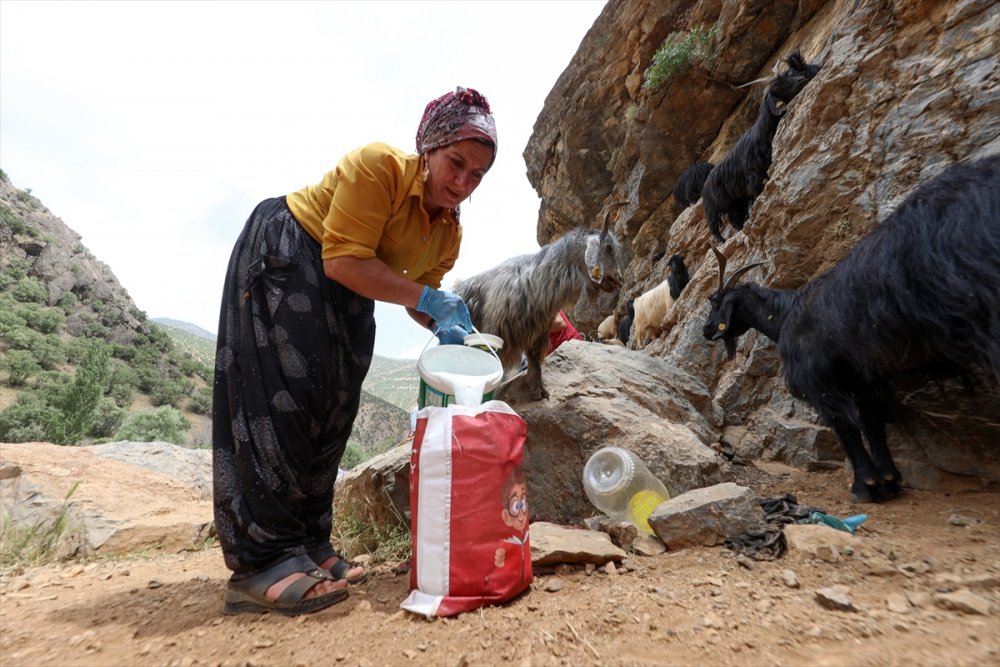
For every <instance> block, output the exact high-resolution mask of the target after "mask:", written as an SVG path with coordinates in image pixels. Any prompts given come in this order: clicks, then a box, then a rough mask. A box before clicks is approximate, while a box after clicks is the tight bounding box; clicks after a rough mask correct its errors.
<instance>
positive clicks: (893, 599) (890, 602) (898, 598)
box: [885, 593, 911, 614]
mask: <svg viewBox="0 0 1000 667" xmlns="http://www.w3.org/2000/svg"><path fill="white" fill-rule="evenodd" d="M885 606H886V608H888V609H889V611H891V612H894V613H896V614H908V613H909V612H910V608H911V607H910V601H909V600H907V599H906V596H905V595H903V594H901V593H890V594H889V595H887V596H886V598H885Z"/></svg>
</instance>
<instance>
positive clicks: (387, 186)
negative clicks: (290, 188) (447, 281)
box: [285, 143, 462, 288]
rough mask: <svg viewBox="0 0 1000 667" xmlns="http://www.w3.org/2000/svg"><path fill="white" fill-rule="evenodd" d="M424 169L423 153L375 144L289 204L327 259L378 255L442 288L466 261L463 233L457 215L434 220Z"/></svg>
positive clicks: (356, 153) (445, 213) (292, 196)
mask: <svg viewBox="0 0 1000 667" xmlns="http://www.w3.org/2000/svg"><path fill="white" fill-rule="evenodd" d="M423 169H424V161H423V158H421V157H420V156H419V155H408V154H406V153H404V152H402V151H400V150H399V149H396V148H393V147H392V146H389V145H388V144H383V143H374V144H369V145H367V146H363V147H361V148H359V149H357V150H355V151H352V152H350V153H348V154H347V155H346V156H344V158H343V159H341V161H340V163H339V164H338V165H337V168H336V169H334V170H333V171H330V172H327V173H326V174H325V175H324V176H323V180H322V181H320V182H319V183H317V184H316V185H310V186H306V187H305V188H302V189H301V190H299V191H298V192H293V193H292V194H290V195H287V196H286V197H285V200H286V202H287V203H288V208H289V209H290V210H291V212H292V215H294V216H295V219H296V220H298V221H299V224H300V225H302V227H303V228H304V229H305V230H306V231H307V232H308V233H309V235H310V236H312V237H313V238H314V239H316V241H318V242H319V243H320V244H321V245H322V248H323V250H322V257H323V259H332V258H334V257H358V258H361V259H368V258H371V257H378V258H379V259H380V260H382V261H383V262H385V263H386V265H388V266H389V268H391V269H392V270H393V271H395V272H396V273H398V274H400V275H402V276H404V277H406V278H409V279H411V280H414V281H416V282H418V283H420V284H421V285H429V286H430V287H435V288H436V287H440V286H441V279H442V278H443V277H444V274H445V273H447V272H448V271H449V270H450V269H451V268H452V267H453V266H454V265H455V260H456V259H458V249H459V246H460V245H461V242H462V227H461V225H459V224H458V221H457V220H456V219H455V216H454V213H453V212H452V211H451V210H450V209H445V210H444V211H443V212H442V213H441V214H440V215H439V216H438V217H437V218H435V219H434V220H433V221H431V220H430V219H429V217H428V215H427V212H426V211H425V210H424V207H423V198H424V180H423V178H422V174H423Z"/></svg>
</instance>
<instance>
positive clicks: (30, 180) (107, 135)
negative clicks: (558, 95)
mask: <svg viewBox="0 0 1000 667" xmlns="http://www.w3.org/2000/svg"><path fill="white" fill-rule="evenodd" d="M603 6H604V0H584V1H581V2H569V1H564V0H556V1H546V0H536V1H532V2H527V1H526V2H515V1H502V2H486V1H476V2H471V1H469V2H387V1H386V2H357V3H355V2H281V3H279V2H199V3H178V2H133V3H124V2H84V1H80V2H71V3H70V2H12V1H5V2H2V3H0V167H2V168H3V170H4V171H5V172H6V173H7V175H8V177H9V178H10V179H11V181H12V182H13V183H14V185H15V186H17V187H19V188H22V189H25V188H31V189H32V193H33V194H34V195H35V196H37V197H38V198H39V199H41V201H42V202H43V203H44V204H45V205H46V206H47V207H48V208H49V209H51V210H52V212H53V213H54V214H56V215H57V216H59V217H60V218H62V220H63V221H64V222H65V223H66V224H67V225H68V226H69V227H71V228H72V229H74V230H75V231H77V232H78V233H80V234H81V235H82V237H83V239H82V242H83V244H84V245H85V246H87V248H89V249H90V250H91V252H93V253H94V255H96V256H97V258H98V259H100V260H101V261H104V262H106V263H107V264H108V265H109V266H110V267H111V269H112V271H113V272H114V273H115V275H116V276H117V277H118V279H119V280H120V281H121V283H122V285H123V286H124V287H125V289H127V290H128V291H129V294H130V295H131V296H132V298H133V299H134V300H135V302H136V305H137V306H138V307H139V308H140V309H142V310H144V311H146V312H147V314H149V315H150V316H151V317H171V318H175V319H180V320H186V321H189V322H192V323H193V324H196V325H198V326H200V327H202V328H204V329H207V330H209V331H215V330H216V326H217V319H218V315H217V313H218V304H219V300H220V298H221V291H222V281H223V276H224V273H225V267H226V262H227V261H228V258H229V253H230V251H231V249H232V245H233V242H234V241H235V239H236V236H237V235H238V234H239V231H240V230H241V229H242V227H243V224H244V222H245V220H246V218H247V216H248V215H249V213H250V211H251V210H252V209H253V207H254V206H255V205H256V203H257V202H258V201H260V200H261V199H264V198H266V197H271V196H279V195H282V194H285V193H287V192H290V191H293V190H297V189H299V188H301V187H302V186H304V185H306V184H308V183H314V182H317V181H318V180H319V179H320V178H321V176H322V175H323V173H324V172H326V171H328V170H329V169H331V168H332V167H333V166H334V164H335V163H336V161H337V159H338V158H339V157H340V156H341V155H342V154H343V153H344V152H346V151H348V150H350V149H352V148H354V147H356V146H360V145H362V144H365V143H368V142H370V141H376V140H377V141H385V142H388V143H391V144H394V145H397V146H399V147H401V148H404V149H407V150H412V149H413V135H414V133H415V130H416V125H417V122H418V121H419V119H420V115H421V113H422V111H423V107H424V105H425V104H426V102H427V101H428V100H430V99H432V98H433V97H436V96H438V95H440V94H441V93H443V92H446V91H448V90H451V89H453V88H454V87H455V86H456V85H463V86H470V87H474V88H477V89H479V90H480V91H481V92H483V93H484V94H485V95H486V96H487V97H488V98H489V100H490V103H491V105H492V106H493V110H494V114H495V116H496V119H497V126H498V132H499V142H500V148H499V154H498V157H497V162H496V164H495V166H494V168H493V169H492V170H491V172H490V173H489V174H488V175H487V177H486V179H485V180H484V181H483V185H482V186H481V187H480V189H479V191H478V192H477V193H476V194H475V195H474V197H473V201H472V202H470V203H468V204H466V205H465V206H464V207H463V224H464V225H465V228H466V232H465V241H464V243H463V252H462V256H461V258H460V260H459V263H458V264H457V265H456V267H455V270H454V271H453V272H452V273H451V274H449V275H448V276H446V278H445V283H446V285H447V284H450V283H451V282H452V281H453V280H454V279H456V278H458V277H463V276H465V275H471V273H474V272H475V271H477V270H480V269H483V268H487V267H489V266H493V265H494V264H496V263H498V262H500V261H502V260H503V259H506V258H507V257H510V256H512V255H515V254H522V253H526V252H534V251H535V250H536V249H537V243H536V241H535V229H536V223H537V216H538V198H537V196H536V195H535V193H534V191H533V190H532V188H531V186H530V184H529V183H528V181H527V177H526V175H525V165H524V160H523V157H522V155H521V153H522V151H523V150H524V147H525V145H526V143H527V140H528V138H529V136H530V134H531V129H532V126H533V124H534V122H535V120H536V118H537V116H538V114H539V113H540V111H541V109H542V104H543V102H544V99H545V96H546V95H547V94H548V93H549V91H550V90H551V89H552V87H553V85H554V84H555V82H556V79H557V78H558V77H559V75H560V74H561V73H562V72H563V70H564V69H565V68H566V66H567V65H568V64H569V62H570V59H571V58H572V56H573V54H574V53H575V52H576V49H577V47H578V46H579V44H580V41H581V40H582V39H583V37H584V36H585V35H586V33H587V31H588V30H589V29H590V27H591V25H592V24H593V22H594V20H595V19H596V18H597V16H598V15H599V14H600V12H601V10H602V9H603ZM376 314H377V321H378V338H377V341H376V352H377V353H379V354H382V355H385V356H394V357H405V358H412V357H415V356H416V354H418V353H419V351H420V350H421V349H422V348H423V346H424V344H425V343H426V338H427V333H426V331H424V330H422V329H420V328H419V327H417V325H416V324H414V323H413V322H412V321H411V320H410V319H409V318H408V317H407V316H406V314H405V312H404V311H403V309H402V308H400V307H398V306H382V305H380V307H379V308H378V310H377V311H376Z"/></svg>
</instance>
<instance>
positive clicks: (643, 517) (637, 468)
mask: <svg viewBox="0 0 1000 667" xmlns="http://www.w3.org/2000/svg"><path fill="white" fill-rule="evenodd" d="M583 489H584V491H585V492H586V493H587V498H588V499H589V500H590V502H591V503H593V504H594V507H596V508H597V509H599V510H601V511H602V512H604V513H605V514H607V515H608V516H609V517H611V518H612V519H615V520H617V521H628V522H630V523H632V524H633V525H634V526H635V527H636V528H638V529H639V530H641V531H642V532H644V533H647V534H652V532H653V529H652V528H650V527H649V515H650V514H651V513H652V512H653V510H655V509H656V508H657V507H658V506H659V505H660V503H662V502H664V501H665V500H668V499H669V498H670V494H669V493H668V492H667V489H666V487H665V486H664V485H663V482H661V481H660V480H659V479H657V478H656V477H655V476H654V475H653V473H651V472H650V471H649V468H647V467H646V464H645V463H643V462H642V459H640V458H639V457H638V456H636V455H635V454H633V453H632V452H630V451H628V450H627V449H622V448H621V447H604V448H603V449H599V450H597V451H596V452H594V454H593V455H592V456H591V457H590V459H589V460H588V461H587V465H585V466H584V467H583Z"/></svg>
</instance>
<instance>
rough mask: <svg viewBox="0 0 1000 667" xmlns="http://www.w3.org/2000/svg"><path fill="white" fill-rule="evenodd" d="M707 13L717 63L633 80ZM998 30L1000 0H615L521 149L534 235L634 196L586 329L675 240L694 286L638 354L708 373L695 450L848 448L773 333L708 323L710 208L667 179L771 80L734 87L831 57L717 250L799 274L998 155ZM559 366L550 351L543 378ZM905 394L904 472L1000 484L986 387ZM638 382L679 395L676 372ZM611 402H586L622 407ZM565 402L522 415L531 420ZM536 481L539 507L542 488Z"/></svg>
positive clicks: (785, 123)
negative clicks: (711, 333) (739, 331)
mask: <svg viewBox="0 0 1000 667" xmlns="http://www.w3.org/2000/svg"><path fill="white" fill-rule="evenodd" d="M713 25H714V26H715V28H716V35H715V37H714V39H713V41H712V42H711V50H712V53H713V55H714V57H713V58H712V59H711V60H709V61H708V62H707V63H700V64H699V63H696V64H695V65H694V66H693V67H692V68H691V69H690V70H688V71H687V72H686V73H683V74H679V75H676V76H674V77H673V78H671V79H670V80H669V81H668V82H667V83H665V84H663V85H661V86H659V87H656V88H651V87H648V86H644V85H643V74H644V72H645V71H646V69H647V67H648V66H649V65H650V62H651V58H652V56H653V54H654V52H655V51H656V50H657V49H658V48H659V47H660V45H661V44H662V43H663V42H664V40H665V38H667V37H668V36H670V35H672V34H677V35H679V36H683V35H684V34H686V33H687V31H690V30H691V29H692V28H695V27H699V26H706V27H710V26H713ZM998 35H1000V5H998V4H997V3H995V2H991V1H987V0H945V1H939V0H895V1H891V0H831V1H828V2H823V1H822V0H811V1H810V0H773V1H772V0H739V1H737V0H610V1H609V2H608V4H607V6H606V8H605V10H604V11H603V13H602V14H601V16H600V17H599V18H598V20H597V21H596V22H595V24H594V26H593V27H592V29H591V30H590V32H589V33H588V34H587V36H586V37H585V38H584V40H583V42H582V43H581V45H580V48H579V50H578V52H577V53H576V55H575V57H574V58H573V60H572V62H571V63H570V64H569V66H568V67H567V69H566V71H565V72H564V73H563V75H562V76H561V77H560V78H559V80H558V81H557V83H556V85H555V86H554V88H553V90H552V92H551V93H550V94H549V96H548V98H547V99H546V103H545V107H544V108H543V109H542V111H541V113H540V115H539V117H538V120H537V122H536V124H535V128H534V133H533V135H532V137H531V139H530V141H529V143H528V145H527V147H526V148H525V151H524V157H525V160H526V163H527V169H528V177H529V179H530V181H531V183H532V184H533V186H534V187H535V189H536V191H537V192H538V193H539V195H540V197H541V200H542V201H541V207H540V213H539V221H538V240H539V242H540V243H546V242H548V241H550V240H552V239H554V238H558V237H559V236H561V235H562V234H564V233H565V232H566V231H568V230H569V229H572V228H573V227H576V226H581V225H584V226H594V225H596V222H595V221H596V218H597V216H598V214H599V211H600V209H601V207H602V206H603V205H604V204H605V203H606V202H609V201H614V200H620V199H627V200H628V201H629V202H630V203H629V205H628V206H627V208H626V209H625V210H624V212H623V214H622V215H621V216H620V217H619V218H618V219H617V222H616V225H615V231H616V233H617V234H618V235H619V237H620V238H621V239H622V242H623V246H624V257H623V258H622V262H623V266H622V268H623V273H624V275H625V284H624V286H623V288H622V290H621V292H620V293H619V294H618V295H617V299H616V300H615V301H614V302H613V303H610V304H607V303H602V304H597V306H595V305H594V304H589V303H586V302H585V301H583V300H581V301H580V302H578V303H577V305H576V307H575V309H574V312H573V315H574V317H575V319H576V320H577V322H578V326H579V328H580V329H581V330H593V329H595V328H596V325H597V323H598V322H600V320H601V319H602V318H603V317H604V316H605V315H607V314H609V313H610V312H612V311H613V312H615V313H616V314H617V315H619V316H620V315H621V314H622V313H623V312H624V310H625V303H626V301H627V300H628V299H629V298H630V297H634V296H636V295H638V294H641V293H642V292H643V291H645V290H646V289H648V288H650V287H652V286H653V285H655V284H657V283H658V282H660V281H661V280H663V279H664V278H665V277H666V265H667V258H668V257H669V255H670V254H671V253H674V252H678V251H684V252H685V253H686V258H687V262H688V266H689V267H690V270H691V276H692V279H691V283H690V285H689V286H688V287H687V288H686V290H685V291H684V292H683V293H682V294H681V296H680V298H679V300H678V301H677V302H676V304H675V305H674V307H673V310H672V311H671V314H670V315H669V316H668V317H667V321H666V322H665V324H666V327H665V331H664V333H663V334H662V335H661V336H660V337H659V338H658V339H657V340H654V341H653V342H652V343H651V344H650V345H648V346H647V347H645V348H644V349H643V350H642V353H644V354H645V355H646V356H647V357H648V358H652V359H656V360H657V361H658V362H661V361H662V362H666V363H668V364H669V365H670V366H672V367H674V368H675V369H676V373H678V374H679V377H684V378H688V379H691V380H692V381H694V382H696V383H697V384H698V385H699V386H700V385H704V386H705V387H707V389H708V392H709V394H710V396H711V400H710V402H708V403H707V404H698V403H693V405H694V406H695V413H691V414H689V415H688V417H687V419H681V420H680V421H682V422H683V421H687V422H688V423H689V424H691V423H695V424H697V425H698V427H697V428H694V429H693V432H694V433H695V434H697V435H698V438H699V439H700V440H701V441H702V442H703V443H704V444H707V445H715V446H716V448H717V449H721V450H723V451H726V452H727V453H728V454H729V455H730V456H733V457H734V459H735V461H736V462H739V461H741V460H743V461H746V460H750V459H753V458H774V459H780V460H784V461H787V462H790V463H793V464H796V465H815V464H816V462H817V461H823V460H834V461H839V460H842V458H843V457H842V454H841V453H840V450H839V445H838V443H837V441H836V438H835V437H834V436H833V434H832V433H831V432H830V431H828V430H827V429H825V428H821V427H819V426H818V425H817V420H816V416H815V413H814V412H813V411H812V410H811V408H809V406H808V405H806V404H804V403H802V402H800V401H796V400H794V399H792V398H791V397H790V396H789V394H788V392H787V390H786V389H785V387H784V383H783V381H782V380H781V377H780V375H779V371H780V362H779V359H778V356H777V351H776V348H775V346H774V344H773V343H772V342H771V341H770V340H768V339H767V338H765V337H764V336H762V335H758V334H756V333H755V332H753V331H751V332H750V333H749V334H748V335H746V336H744V337H743V338H742V339H741V341H740V344H739V347H738V351H737V356H736V358H735V359H734V361H732V362H728V361H726V359H725V354H724V351H723V350H722V346H721V345H717V346H716V345H712V344H708V343H707V342H706V341H705V340H704V338H703V337H702V334H701V327H702V322H703V320H704V317H705V314H706V312H707V299H708V296H709V295H710V294H711V292H712V291H713V290H714V289H715V287H716V285H717V275H718V273H717V266H716V262H715V259H714V257H713V256H712V253H711V252H710V250H709V248H710V244H711V243H712V240H711V237H710V235H709V232H708V228H707V223H706V220H705V214H704V211H703V208H702V206H701V204H700V203H699V204H697V205H695V206H692V207H690V208H688V209H684V210H682V208H681V206H680V205H678V204H677V203H676V202H675V201H674V200H673V197H672V196H671V190H672V188H673V185H674V183H675V181H676V179H677V177H678V176H679V175H680V174H681V173H682V171H683V170H684V169H685V168H686V167H687V166H688V165H689V164H691V163H694V162H697V161H710V162H717V161H718V160H719V159H720V158H721V157H722V156H723V155H724V154H725V153H726V151H727V150H728V149H729V148H730V147H731V146H732V144H733V143H735V141H736V139H737V138H738V137H739V136H740V135H741V134H742V133H743V132H744V131H745V130H746V129H747V128H749V127H750V125H751V124H752V123H753V119H754V118H755V117H756V114H757V109H758V108H759V105H760V100H761V95H762V89H763V86H761V85H757V86H750V87H747V88H737V86H739V85H741V84H744V83H746V82H748V81H751V80H754V79H758V78H762V77H767V76H770V75H771V72H772V68H773V67H774V66H775V65H776V64H777V63H778V62H779V61H780V59H781V58H783V57H785V56H787V55H788V54H789V53H791V52H792V51H793V50H795V49H801V51H802V54H803V55H804V56H805V57H806V59H807V60H808V61H809V62H819V63H822V65H823V69H822V70H821V72H820V73H819V75H818V76H817V77H816V78H815V79H813V80H812V81H811V82H810V83H809V84H808V85H807V86H806V87H805V89H804V90H803V91H802V92H801V94H799V95H798V97H796V98H795V99H794V101H793V102H792V103H791V104H790V105H789V108H788V111H787V113H786V114H785V116H784V118H783V120H782V122H781V124H780V125H779V128H778V131H777V135H776V137H775V139H774V142H773V150H774V161H773V164H772V166H771V169H770V179H769V181H768V182H767V184H766V187H765V188H764V191H763V193H762V195H761V196H760V197H759V198H758V199H757V201H756V202H755V204H754V206H753V208H752V210H751V213H750V219H749V222H748V223H747V225H746V228H745V229H744V230H743V232H741V233H734V232H733V230H732V229H731V228H729V227H728V226H726V227H725V229H724V233H725V234H726V236H727V241H726V242H725V244H724V245H722V246H721V247H720V249H721V250H722V252H723V253H724V254H725V255H726V256H727V257H728V258H729V262H730V266H732V267H739V266H743V265H745V264H748V263H751V262H755V261H763V262H764V266H763V267H762V268H761V269H758V270H757V271H756V272H755V274H754V276H755V279H756V280H758V281H759V282H760V283H761V284H764V285H767V286H771V287H781V288H795V287H799V286H801V285H803V284H805V283H806V282H808V281H809V280H810V279H811V278H813V277H815V276H817V275H818V274H820V273H822V272H824V271H825V270H827V269H829V268H830V267H831V266H833V265H834V264H835V263H836V262H837V261H838V260H839V259H840V258H841V257H842V256H843V255H844V254H845V253H846V252H847V251H848V250H849V249H850V248H851V247H852V246H853V245H854V243H855V242H856V241H857V240H858V239H859V238H860V237H861V236H863V235H864V234H865V233H866V232H868V231H869V230H871V229H872V228H874V227H875V226H876V225H878V224H879V222H880V221H881V220H883V219H884V218H885V217H886V216H887V215H888V214H889V213H890V212H891V211H892V210H893V209H894V208H895V207H896V206H897V205H898V204H899V203H900V202H901V200H902V199H903V198H904V197H905V196H906V195H907V194H908V193H909V192H910V191H911V190H912V189H913V188H914V187H915V186H916V185H917V184H919V183H922V182H924V181H926V180H927V179H929V178H931V177H932V176H934V175H936V174H937V173H939V172H940V171H941V170H942V169H943V168H944V167H946V166H947V165H949V164H951V163H954V162H956V161H959V160H964V159H968V158H976V157H983V156H986V155H989V154H993V153H997V152H1000V139H998V137H1000V65H998V63H1000V37H998ZM998 231H1000V221H998ZM664 253H666V254H664ZM998 294H1000V286H998ZM998 307H1000V297H998ZM618 350H619V351H620V352H619V353H621V354H625V353H628V354H632V351H631V350H621V348H618ZM567 354H568V355H569V356H570V357H572V356H574V355H575V353H573V352H569V353H567ZM556 355H559V353H558V352H557V353H556ZM564 356H565V355H564ZM611 356H614V354H613V355H611ZM557 358H558V357H557ZM609 363H611V364H612V365H613V366H617V365H619V363H618V361H615V360H612V361H610V362H609ZM634 363H635V362H634V359H632V358H631V357H630V361H629V364H630V365H632V364H634ZM559 365H560V364H559V363H557V364H547V366H546V368H547V372H549V373H554V372H558V371H557V370H556V369H557V368H558V367H559ZM561 365H562V366H564V367H565V366H567V365H568V362H566V361H563V362H561ZM569 372H572V371H569ZM592 378H593V376H592V375H591V376H589V377H587V376H585V375H583V374H581V375H580V376H579V377H578V378H577V379H578V380H579V382H580V384H579V385H577V386H574V387H573V390H572V392H571V393H570V394H568V395H567V396H566V397H565V400H566V401H571V402H574V401H575V402H579V401H580V394H581V392H582V393H584V394H589V395H591V396H593V395H596V394H598V393H599V388H597V387H594V386H593V385H594V383H593V382H592V381H591V380H592ZM571 384H572V383H571ZM688 386H690V383H689V385H688ZM905 389H906V391H905V392H904V394H903V399H904V400H903V403H904V405H903V411H902V413H901V415H900V419H899V421H898V422H897V423H896V424H895V425H892V426H890V433H889V442H890V445H891V446H892V447H893V450H894V452H895V456H896V459H897V464H898V465H899V467H900V469H901V470H902V472H903V474H904V477H905V478H906V480H907V482H908V483H909V484H911V485H913V486H918V487H923V488H939V489H952V490H954V489H961V488H969V487H970V486H978V485H981V484H983V483H996V482H998V481H1000V451H998V449H997V448H996V446H995V445H996V443H997V442H1000V399H998V398H997V396H996V392H995V391H987V392H980V393H979V394H975V395H974V394H970V393H968V392H966V391H964V390H963V389H962V388H961V387H960V386H959V385H958V384H954V383H950V382H945V383H941V384H939V383H936V382H931V381H930V380H928V379H926V378H923V379H918V380H917V381H915V382H912V383H911V384H910V385H909V386H907V387H906V388H905ZM648 390H649V392H650V393H651V394H657V393H658V394H660V395H661V396H667V395H675V394H679V390H678V389H676V388H674V387H673V386H671V385H669V384H665V385H664V386H661V387H649V388H648ZM689 398H690V396H689ZM560 400H562V399H560V398H559V396H554V398H553V402H554V403H556V404H558V403H559V402H560ZM650 400H652V399H651V398H650V397H649V396H646V397H645V399H644V401H645V403H644V404H645V405H647V406H648V405H649V401H650ZM612 402H613V397H612V400H609V401H608V402H607V403H606V404H602V405H601V406H599V407H598V408H597V409H600V410H602V411H605V414H607V413H608V411H614V408H613V407H612ZM566 408H567V404H561V405H556V406H555V407H553V408H552V409H551V410H550V408H546V407H543V406H526V407H525V408H524V409H523V410H522V413H523V414H526V415H528V416H529V424H531V423H532V420H533V419H534V420H538V419H540V418H542V417H543V416H544V415H545V414H550V412H551V413H552V414H554V413H555V411H556V410H562V409H566ZM654 412H655V411H654ZM581 419H582V416H581ZM547 422H548V420H546V423H547ZM705 429H708V432H707V434H706V433H705V432H704V431H705ZM532 437H534V439H535V443H536V445H535V447H534V450H533V451H534V454H532V456H535V457H538V456H541V455H542V454H540V452H541V451H543V450H544V449H545V447H546V444H547V443H544V442H542V441H541V440H540V436H539V434H538V430H537V429H536V431H535V435H534V436H532V435H531V434H530V433H529V445H530V443H531V439H532ZM720 441H721V444H720ZM598 444H601V443H599V442H593V443H588V446H590V447H593V446H596V445H598ZM532 492H533V494H535V493H536V492H537V495H538V496H541V497H542V500H543V504H545V499H544V495H545V491H544V490H542V489H533V491H532ZM846 492H847V491H846V489H845V493H846ZM558 504H559V503H558V501H553V503H552V504H550V507H556V506H558ZM535 507H538V504H537V503H536V504H535Z"/></svg>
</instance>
